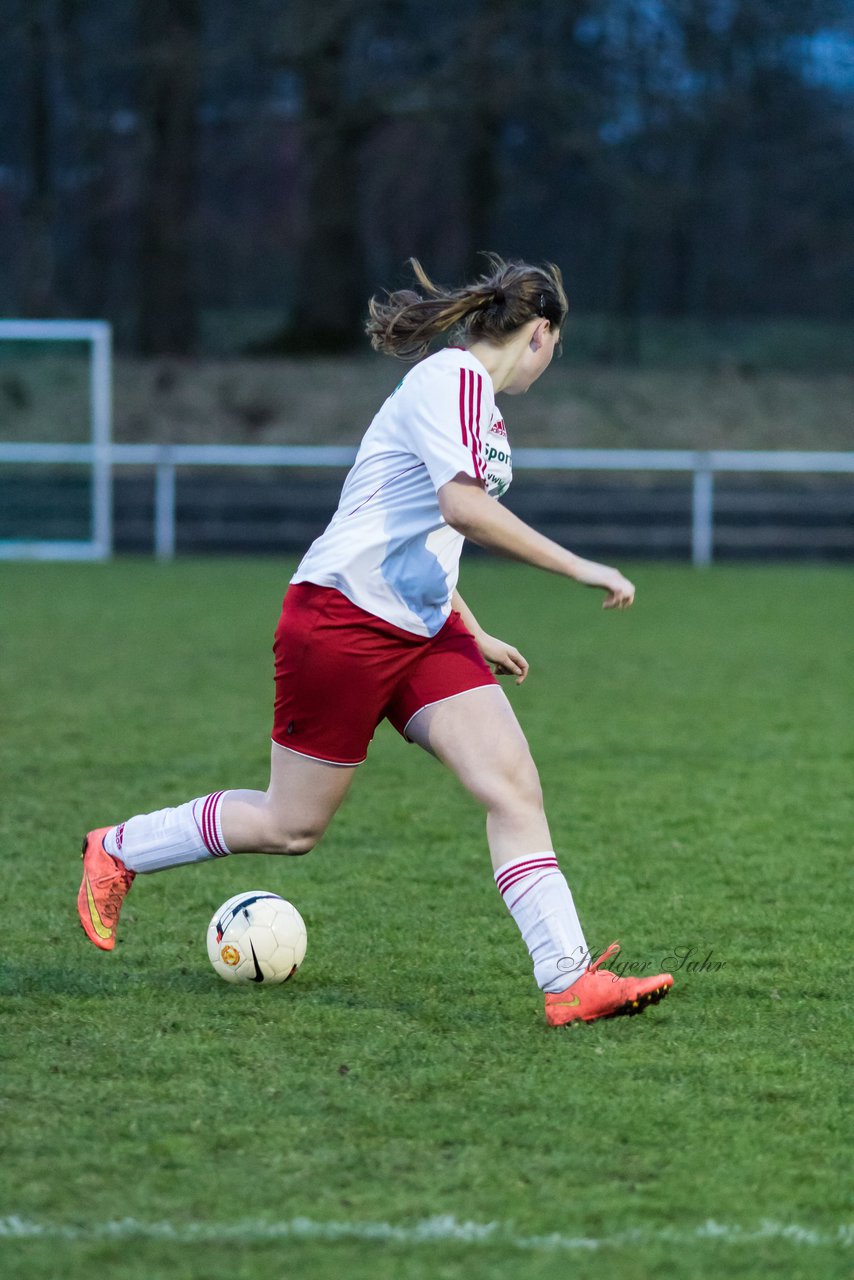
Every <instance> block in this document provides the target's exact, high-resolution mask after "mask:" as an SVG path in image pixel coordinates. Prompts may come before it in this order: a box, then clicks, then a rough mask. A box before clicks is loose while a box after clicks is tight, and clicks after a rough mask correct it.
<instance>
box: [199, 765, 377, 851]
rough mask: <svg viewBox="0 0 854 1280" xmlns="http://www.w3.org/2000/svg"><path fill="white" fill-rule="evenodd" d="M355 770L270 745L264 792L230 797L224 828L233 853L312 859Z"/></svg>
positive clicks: (227, 797) (226, 802)
mask: <svg viewBox="0 0 854 1280" xmlns="http://www.w3.org/2000/svg"><path fill="white" fill-rule="evenodd" d="M355 772H356V769H355V767H351V766H348V765H337V764H326V763H324V762H323V761H320V760H312V759H311V758H310V757H309V756H302V755H298V754H297V753H296V752H294V751H288V750H287V749H286V748H285V747H280V746H278V744H277V743H275V742H274V743H272V744H271V755H270V785H269V787H268V788H267V790H266V791H227V792H226V793H225V795H224V797H223V802H222V810H221V814H220V822H221V824H222V833H223V836H224V838H225V843H226V845H227V846H228V849H229V851H230V852H231V853H290V854H299V853H308V851H309V850H310V849H312V848H313V847H314V845H315V844H317V841H318V840H319V839H320V837H321V836H322V835H323V833H324V831H325V830H326V828H327V827H328V826H329V823H330V822H331V821H332V818H333V816H334V814H335V812H336V810H337V809H338V806H339V805H340V804H341V802H342V800H343V799H344V796H345V795H346V794H347V791H348V789H349V787H350V784H351V782H352V781H353V776H354V774H355Z"/></svg>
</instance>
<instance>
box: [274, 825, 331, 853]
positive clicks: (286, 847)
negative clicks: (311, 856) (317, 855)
mask: <svg viewBox="0 0 854 1280" xmlns="http://www.w3.org/2000/svg"><path fill="white" fill-rule="evenodd" d="M322 834H323V833H322V832H321V831H315V830H312V829H311V828H308V827H302V828H299V829H294V828H292V827H287V826H276V827H274V828H273V830H272V831H271V832H270V834H269V838H268V842H267V850H266V851H267V852H268V853H281V854H286V855H287V856H289V857H301V856H302V855H303V854H305V853H311V851H312V849H313V848H314V846H315V845H316V844H317V842H318V840H319V839H320V837H321V835H322Z"/></svg>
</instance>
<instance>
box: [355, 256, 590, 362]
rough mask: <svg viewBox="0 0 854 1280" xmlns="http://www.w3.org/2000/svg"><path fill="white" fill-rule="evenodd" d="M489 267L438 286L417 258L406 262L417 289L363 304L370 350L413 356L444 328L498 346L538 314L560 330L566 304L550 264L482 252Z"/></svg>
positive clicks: (422, 351) (558, 276)
mask: <svg viewBox="0 0 854 1280" xmlns="http://www.w3.org/2000/svg"><path fill="white" fill-rule="evenodd" d="M484 256H485V257H486V259H487V262H488V263H489V266H490V268H491V270H490V271H489V273H487V274H485V275H482V276H479V277H478V279H477V280H475V281H474V282H473V283H472V284H466V285H463V286H462V288H459V289H444V288H442V286H441V285H437V284H434V283H433V281H432V280H431V279H430V277H429V276H428V275H427V272H426V271H425V270H424V268H423V267H422V265H421V263H420V262H419V261H418V259H417V258H410V259H409V265H410V266H411V267H412V271H413V273H414V275H415V278H416V280H417V281H418V284H419V285H420V286H421V289H422V291H423V292H422V293H417V292H416V291H415V290H414V289H398V290H395V291H394V292H392V293H388V294H386V296H385V298H380V297H377V296H374V297H373V298H371V300H370V302H369V303H368V313H369V318H368V322H367V325H366V326H365V332H366V333H367V334H368V336H369V338H370V340H371V346H372V347H373V348H374V350H375V351H383V352H385V353H386V354H387V355H393V356H398V357H399V358H400V359H401V360H417V359H418V358H419V356H423V355H424V354H425V353H426V352H427V350H428V348H429V346H430V343H431V342H432V341H433V339H434V338H435V337H437V336H438V335H439V334H440V333H448V332H449V331H450V332H451V333H452V334H453V335H454V336H455V337H457V338H459V339H461V340H463V341H466V340H468V341H474V340H477V339H483V340H485V341H487V342H494V343H495V344H496V345H498V346H500V345H501V344H502V343H504V342H506V341H507V339H508V338H509V337H510V336H511V335H512V334H513V333H515V331H516V330H517V329H519V328H521V326H522V325H523V324H527V322H528V321H529V320H536V319H538V318H539V317H543V318H545V319H546V320H549V321H550V322H551V325H552V327H553V328H554V329H558V330H559V329H560V328H561V326H562V324H563V322H564V319H565V317H566V313H567V311H568V309H569V308H568V304H567V300H566V294H565V293H564V288H563V277H562V276H561V273H560V269H559V268H558V267H556V266H555V265H554V263H551V262H546V263H543V265H542V266H532V265H531V264H530V263H528V262H519V261H511V262H505V261H504V259H503V258H500V257H499V256H498V255H497V254H494V253H488V254H485V255H484Z"/></svg>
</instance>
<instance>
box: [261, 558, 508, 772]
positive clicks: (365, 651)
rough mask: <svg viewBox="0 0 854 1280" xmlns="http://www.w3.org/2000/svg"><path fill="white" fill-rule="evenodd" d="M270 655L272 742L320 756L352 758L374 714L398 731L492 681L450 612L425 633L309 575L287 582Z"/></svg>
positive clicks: (358, 756) (369, 732)
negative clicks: (273, 686)
mask: <svg viewBox="0 0 854 1280" xmlns="http://www.w3.org/2000/svg"><path fill="white" fill-rule="evenodd" d="M273 653H274V655H275V660H276V705H275V713H274V719H273V734H272V737H273V741H274V742H276V743H278V744H279V746H280V747H287V748H288V749H289V750H291V751H296V752H298V753H299V754H300V755H305V756H311V757H313V758H314V759H316V760H324V761H326V762H328V763H330V764H344V765H356V764H361V763H362V761H363V760H364V759H365V757H366V755H367V753H368V745H369V743H370V741H371V738H372V737H373V736H374V730H375V729H376V727H377V725H378V724H379V723H380V721H381V720H384V719H387V720H390V721H391V723H392V724H393V725H394V727H395V729H397V731H398V733H400V734H403V735H404V736H405V730H406V726H407V724H408V723H409V721H410V720H411V719H412V717H413V716H414V715H415V713H416V711H420V710H421V709H422V708H423V707H426V706H429V705H430V703H433V702H441V701H442V700H443V699H445V698H452V697H454V696H455V695H456V694H458V693H465V692H466V691H467V690H468V689H478V688H480V687H481V686H483V685H490V684H496V683H497V681H496V679H495V676H494V675H493V674H492V672H491V671H490V669H489V667H488V666H487V664H486V662H485V661H484V659H483V658H482V657H481V654H480V650H479V649H478V647H477V645H476V644H475V642H474V637H473V636H472V635H471V634H470V632H469V631H468V630H467V629H466V628H465V626H464V625H463V623H462V620H461V618H460V615H459V614H458V613H452V614H451V615H450V617H449V618H448V621H447V622H446V623H445V625H444V626H443V627H442V629H441V631H439V632H438V633H437V634H436V635H435V636H433V637H432V638H430V639H426V638H425V637H424V636H416V635H413V634H412V633H411V632H409V631H403V630H401V628H400V627H395V626H393V625H392V624H391V623H390V622H384V621H383V620H382V618H376V617H374V615H373V614H371V613H366V612H365V610H364V609H360V608H359V607H358V606H357V605H355V604H353V603H352V602H351V601H350V600H348V599H347V597H346V596H344V595H342V594H341V592H340V591H336V590H335V589H334V588H332V587H319V586H316V585H315V584H314V583H311V582H299V583H296V584H294V585H292V586H290V587H289V588H288V592H287V595H286V596H285V600H284V604H283V605H282V616H281V618H280V619H279V625H278V627H277V629H276V639H275V643H274V645H273Z"/></svg>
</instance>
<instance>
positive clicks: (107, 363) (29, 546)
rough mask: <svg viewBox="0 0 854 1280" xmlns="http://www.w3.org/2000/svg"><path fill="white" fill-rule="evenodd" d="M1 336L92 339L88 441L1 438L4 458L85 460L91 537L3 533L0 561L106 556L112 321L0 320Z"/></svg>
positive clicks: (110, 502) (110, 509) (109, 549)
mask: <svg viewBox="0 0 854 1280" xmlns="http://www.w3.org/2000/svg"><path fill="white" fill-rule="evenodd" d="M0 341H4V342H17V341H42V342H51V341H54V342H86V343H88V344H89V427H90V437H89V442H88V443H87V444H72V443H65V444H63V443H51V444H39V443H36V442H32V443H30V442H20V443H19V442H14V443H11V442H6V441H0V463H2V464H7V463H21V464H27V463H45V462H52V463H57V464H64V463H68V464H73V465H81V464H82V465H84V466H86V465H88V467H89V472H90V476H91V507H90V536H89V538H80V539H74V540H68V541H58V540H55V539H49V538H42V539H24V538H2V539H0V560H108V559H109V558H110V556H111V555H112V552H113V472H112V437H113V396H112V365H113V334H112V326H111V325H110V324H108V323H107V321H105V320H0Z"/></svg>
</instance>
